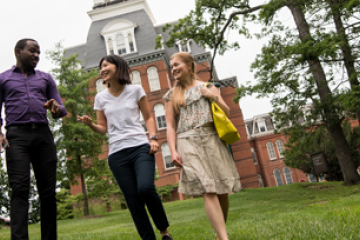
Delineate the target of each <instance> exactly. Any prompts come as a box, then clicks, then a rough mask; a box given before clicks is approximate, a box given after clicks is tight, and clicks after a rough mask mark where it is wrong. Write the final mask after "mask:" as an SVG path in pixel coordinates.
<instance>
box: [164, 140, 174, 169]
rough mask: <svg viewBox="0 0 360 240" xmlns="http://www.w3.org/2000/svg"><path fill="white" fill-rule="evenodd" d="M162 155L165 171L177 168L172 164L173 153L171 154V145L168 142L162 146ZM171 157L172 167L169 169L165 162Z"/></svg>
mask: <svg viewBox="0 0 360 240" xmlns="http://www.w3.org/2000/svg"><path fill="white" fill-rule="evenodd" d="M161 154H162V156H163V161H164V167H165V170H166V169H172V168H175V165H174V164H173V163H172V157H171V152H170V148H169V144H168V143H167V142H164V143H163V144H161ZM169 157H170V159H171V163H169V165H170V166H171V165H172V166H171V167H167V164H166V160H165V159H166V158H167V159H169Z"/></svg>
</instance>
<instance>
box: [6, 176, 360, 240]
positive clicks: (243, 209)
mask: <svg viewBox="0 0 360 240" xmlns="http://www.w3.org/2000/svg"><path fill="white" fill-rule="evenodd" d="M164 206H165V209H166V212H167V214H168V218H169V221H170V224H171V227H170V228H169V231H170V233H171V234H172V235H173V237H174V239H178V240H187V239H196V240H205V239H209V240H213V239H214V232H213V230H212V228H211V226H210V223H209V222H208V221H207V218H206V214H205V210H204V204H203V199H202V198H198V199H191V200H185V201H176V202H169V203H165V204H164ZM359 221H360V185H357V186H352V187H344V186H342V185H341V183H339V182H334V183H332V182H325V183H311V184H309V183H297V184H292V185H287V186H282V187H271V188H258V189H246V190H243V191H241V192H239V193H236V194H233V195H231V196H230V211H229V217H228V223H227V231H228V233H229V239H232V240H240V239H256V240H258V239H286V240H288V239H291V240H292V239H299V240H300V239H301V240H302V239H324V240H325V239H326V240H328V239H360V228H359V224H358V223H359ZM29 234H30V238H31V239H32V240H36V239H40V226H39V224H35V225H30V226H29ZM156 234H157V239H160V235H159V234H158V233H156ZM58 235H59V237H58V239H59V240H80V239H81V240H83V239H84V240H85V239H86V240H90V239H109V240H112V239H114V240H115V239H116V240H119V239H124V240H125V239H126V240H131V239H140V238H139V236H138V234H137V232H136V229H135V227H134V224H133V222H132V219H131V216H130V214H129V212H128V211H127V210H122V211H114V212H111V213H107V214H104V215H103V218H95V219H83V220H63V221H58ZM0 239H1V240H5V239H10V230H9V229H8V228H3V229H1V230H0Z"/></svg>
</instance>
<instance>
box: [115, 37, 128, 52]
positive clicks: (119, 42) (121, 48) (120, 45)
mask: <svg viewBox="0 0 360 240" xmlns="http://www.w3.org/2000/svg"><path fill="white" fill-rule="evenodd" d="M116 47H117V50H118V54H119V55H121V54H126V44H125V40H124V37H123V35H121V34H119V35H117V36H116Z"/></svg>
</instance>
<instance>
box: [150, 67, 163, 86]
mask: <svg viewBox="0 0 360 240" xmlns="http://www.w3.org/2000/svg"><path fill="white" fill-rule="evenodd" d="M147 73H148V78H149V84H150V91H156V90H160V80H159V74H158V71H157V69H156V67H149V68H148V70H147Z"/></svg>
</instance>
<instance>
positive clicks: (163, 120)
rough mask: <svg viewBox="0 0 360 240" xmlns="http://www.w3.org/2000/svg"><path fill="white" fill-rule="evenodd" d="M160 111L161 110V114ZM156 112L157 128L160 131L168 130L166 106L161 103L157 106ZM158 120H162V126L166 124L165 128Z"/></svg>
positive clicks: (155, 107)
mask: <svg viewBox="0 0 360 240" xmlns="http://www.w3.org/2000/svg"><path fill="white" fill-rule="evenodd" d="M160 106H161V109H159V108H158V107H160ZM159 110H161V112H159ZM154 112H155V120H156V126H157V128H158V130H161V129H166V127H167V125H166V118H165V106H164V105H163V104H161V103H157V104H155V106H154ZM158 118H160V119H161V123H162V125H164V124H165V127H163V126H160V125H159V120H158Z"/></svg>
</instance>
